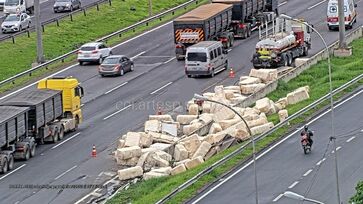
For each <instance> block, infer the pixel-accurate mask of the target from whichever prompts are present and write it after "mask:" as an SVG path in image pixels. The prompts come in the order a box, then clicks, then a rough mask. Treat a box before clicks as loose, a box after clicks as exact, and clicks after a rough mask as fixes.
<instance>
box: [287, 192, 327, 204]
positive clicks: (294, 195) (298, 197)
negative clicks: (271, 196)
mask: <svg viewBox="0 0 363 204" xmlns="http://www.w3.org/2000/svg"><path fill="white" fill-rule="evenodd" d="M284 196H285V197H288V198H291V199H294V200H299V201H308V202H311V203H317V204H324V203H323V202H320V201H317V200H313V199H311V198H306V197H304V196H302V195H299V194H297V193H294V192H291V191H286V192H285V193H284Z"/></svg>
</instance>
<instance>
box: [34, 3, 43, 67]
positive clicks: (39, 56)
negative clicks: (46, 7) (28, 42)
mask: <svg viewBox="0 0 363 204" xmlns="http://www.w3.org/2000/svg"><path fill="white" fill-rule="evenodd" d="M34 14H35V30H36V33H37V63H38V64H41V63H43V62H44V54H43V39H42V32H43V30H42V25H41V22H40V3H39V0H34Z"/></svg>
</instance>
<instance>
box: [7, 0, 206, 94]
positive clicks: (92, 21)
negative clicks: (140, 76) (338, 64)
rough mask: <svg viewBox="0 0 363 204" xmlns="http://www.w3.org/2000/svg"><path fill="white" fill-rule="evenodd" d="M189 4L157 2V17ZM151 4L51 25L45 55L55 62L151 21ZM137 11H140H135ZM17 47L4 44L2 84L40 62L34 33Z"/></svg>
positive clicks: (131, 2)
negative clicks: (78, 49)
mask: <svg viewBox="0 0 363 204" xmlns="http://www.w3.org/2000/svg"><path fill="white" fill-rule="evenodd" d="M187 1H188V0H173V1H170V0H158V1H154V2H153V13H161V12H162V11H165V10H167V9H170V8H172V7H175V6H177V5H180V4H182V3H184V2H187ZM147 2H148V1H147V0H125V1H112V6H109V4H108V3H104V4H100V11H97V9H96V8H92V9H89V10H87V16H84V15H83V12H80V13H78V14H76V15H74V16H73V22H72V21H71V20H70V18H64V19H63V20H61V21H59V24H60V26H59V27H57V25H56V24H55V23H54V24H49V25H47V26H45V32H44V33H43V47H44V55H45V58H46V59H47V60H50V59H53V58H55V57H57V56H60V55H62V54H64V53H67V52H69V51H72V50H74V49H76V48H78V47H79V46H81V45H82V44H84V43H86V42H90V41H93V40H95V39H98V38H101V37H102V36H105V35H107V34H110V33H112V32H115V31H117V30H120V29H122V28H125V27H127V26H130V25H132V24H134V23H137V22H139V21H141V20H142V19H145V18H147V17H148V3H147ZM206 2H207V0H201V1H199V2H198V4H195V3H193V4H191V5H190V6H188V7H187V9H186V10H184V9H181V10H178V11H177V12H175V15H171V14H170V15H168V16H165V17H163V18H162V20H155V21H153V22H150V23H149V25H148V26H146V25H145V26H141V27H139V28H137V29H135V32H133V31H130V32H128V33H124V34H123V35H122V36H121V37H120V36H115V37H114V38H111V39H110V40H108V42H107V44H108V45H110V46H111V45H114V44H116V43H118V42H121V41H123V40H125V39H127V38H130V37H132V36H135V35H136V34H139V33H142V32H143V31H145V30H148V29H150V28H151V27H155V26H157V25H159V24H162V23H165V22H166V21H168V20H170V19H172V18H173V17H175V16H176V15H180V14H182V13H185V12H186V11H188V10H191V9H192V8H195V7H197V6H199V5H200V4H201V3H206ZM132 6H133V7H135V8H136V11H131V10H130V8H131V7H132ZM15 42H16V43H15V44H13V43H12V41H11V40H7V41H3V42H0V59H1V63H0V81H2V80H5V79H7V78H9V77H11V76H14V75H15V74H17V73H20V72H23V71H25V70H27V69H29V68H30V67H31V64H32V63H33V62H34V61H35V59H36V35H35V33H33V32H32V33H31V35H30V38H28V37H27V35H26V34H24V35H21V36H17V37H16V38H15ZM75 57H76V56H72V57H69V58H68V59H66V60H65V62H64V63H62V62H59V63H56V64H53V65H51V66H49V67H48V70H46V69H42V70H39V71H36V72H34V73H33V74H32V76H31V77H29V76H26V77H22V78H21V79H19V80H17V81H16V84H15V85H12V84H9V85H6V86H3V87H0V92H3V91H5V90H9V89H10V88H13V87H14V86H17V85H19V84H22V83H25V82H27V81H29V80H31V79H34V78H35V77H39V76H43V75H44V74H47V73H49V72H50V71H54V70H57V69H59V68H60V67H63V66H66V65H69V64H71V63H73V62H74V60H75Z"/></svg>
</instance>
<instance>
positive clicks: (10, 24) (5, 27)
mask: <svg viewBox="0 0 363 204" xmlns="http://www.w3.org/2000/svg"><path fill="white" fill-rule="evenodd" d="M30 25H31V19H30V16H29V15H28V14H26V13H21V14H10V15H8V16H7V17H6V18H5V20H4V22H3V23H2V24H1V31H2V32H3V33H8V32H18V31H22V30H23V29H26V28H29V27H30Z"/></svg>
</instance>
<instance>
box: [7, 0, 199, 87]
mask: <svg viewBox="0 0 363 204" xmlns="http://www.w3.org/2000/svg"><path fill="white" fill-rule="evenodd" d="M199 2H200V0H190V1H188V2H185V3H183V4H180V5H179V6H176V7H174V8H171V9H169V10H167V11H164V12H162V13H159V14H157V15H154V16H152V17H150V18H147V19H144V20H142V21H140V22H138V23H135V24H133V25H131V26H128V27H126V28H123V29H121V30H119V31H116V32H114V33H111V34H109V35H107V36H105V37H102V38H100V39H98V40H96V42H100V41H107V40H108V39H110V38H112V37H114V36H117V35H118V36H121V35H122V33H125V32H128V31H130V30H132V31H134V32H135V29H136V28H137V27H139V26H142V25H144V24H145V25H146V26H148V25H149V22H151V21H154V20H156V19H159V20H162V18H163V17H164V16H166V15H168V14H172V15H174V14H175V11H177V10H179V9H184V10H186V9H187V6H189V5H190V4H192V3H195V4H198V3H199ZM78 50H79V49H75V50H73V51H70V52H68V53H66V54H63V55H61V56H59V57H56V58H54V59H52V60H49V61H47V62H45V63H43V64H40V65H38V66H36V67H33V68H31V69H29V70H26V71H24V72H21V73H19V74H16V75H15V76H12V77H10V78H8V79H5V80H3V81H1V82H0V86H3V85H4V84H7V83H10V82H12V83H13V84H14V83H15V80H16V79H18V78H20V77H22V76H25V75H31V73H32V72H34V71H36V70H38V69H41V68H45V67H48V66H49V65H51V64H53V63H55V62H58V61H64V59H66V58H67V57H69V56H71V55H73V54H75V53H77V51H78Z"/></svg>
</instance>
